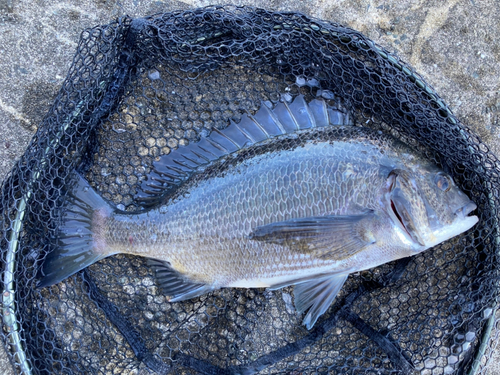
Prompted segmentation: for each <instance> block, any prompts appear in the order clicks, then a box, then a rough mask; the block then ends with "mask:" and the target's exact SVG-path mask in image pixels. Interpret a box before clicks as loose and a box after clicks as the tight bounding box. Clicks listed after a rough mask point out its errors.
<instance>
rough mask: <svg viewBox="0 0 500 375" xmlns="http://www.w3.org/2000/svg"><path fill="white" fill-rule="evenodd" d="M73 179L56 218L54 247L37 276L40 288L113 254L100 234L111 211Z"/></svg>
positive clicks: (79, 180)
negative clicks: (56, 227)
mask: <svg viewBox="0 0 500 375" xmlns="http://www.w3.org/2000/svg"><path fill="white" fill-rule="evenodd" d="M75 175H76V176H74V178H73V180H72V181H73V184H72V185H71V187H70V189H69V191H68V193H67V197H66V201H65V203H64V205H63V207H62V209H61V215H60V216H59V221H60V222H59V226H58V229H57V235H56V239H55V241H54V242H55V246H54V248H53V249H51V251H49V253H48V254H47V256H46V257H45V259H44V261H43V264H42V266H41V269H40V270H39V273H38V278H39V281H38V285H37V287H39V288H43V287H46V286H50V285H53V284H57V283H58V282H60V281H62V280H64V279H65V278H67V277H69V276H71V275H73V274H74V273H76V272H78V271H80V270H82V269H84V268H85V267H88V266H90V265H91V264H93V263H95V262H97V261H99V260H101V259H103V258H106V257H107V256H109V255H112V254H113V253H112V252H110V251H109V249H107V248H108V247H107V246H106V243H105V238H104V236H103V230H104V228H105V221H106V219H107V218H108V217H109V216H110V215H112V214H113V211H114V210H113V209H112V208H111V206H110V205H109V204H108V203H106V201H104V199H103V198H102V197H101V196H100V195H99V194H98V193H97V192H96V191H95V190H94V189H92V187H91V186H90V185H89V184H88V182H87V181H86V180H85V179H84V178H82V177H81V176H80V175H78V174H76V173H75Z"/></svg>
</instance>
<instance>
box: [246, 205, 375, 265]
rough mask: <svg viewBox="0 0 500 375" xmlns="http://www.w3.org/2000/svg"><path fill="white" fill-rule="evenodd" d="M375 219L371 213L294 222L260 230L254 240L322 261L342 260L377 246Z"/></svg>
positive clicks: (252, 236)
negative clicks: (374, 227)
mask: <svg viewBox="0 0 500 375" xmlns="http://www.w3.org/2000/svg"><path fill="white" fill-rule="evenodd" d="M375 218H376V215H375V214H373V213H372V212H368V213H366V214H362V215H342V216H339V215H328V216H315V217H306V218H300V219H291V220H287V221H281V222H277V223H272V224H268V225H263V226H260V227H257V228H255V230H254V231H253V232H252V233H251V234H250V239H252V240H256V241H264V242H269V243H275V244H278V245H282V246H287V247H290V248H291V249H292V250H293V251H297V252H300V253H307V254H312V255H313V256H315V257H317V258H320V259H339V260H340V259H344V258H347V257H349V256H351V255H353V254H355V253H357V252H358V251H360V250H361V249H362V248H364V247H365V246H367V245H370V244H373V243H374V242H375V238H374V236H373V234H372V233H371V231H370V228H371V225H370V224H371V222H372V221H373V220H374V219H375Z"/></svg>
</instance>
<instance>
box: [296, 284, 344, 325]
mask: <svg viewBox="0 0 500 375" xmlns="http://www.w3.org/2000/svg"><path fill="white" fill-rule="evenodd" d="M347 276H349V274H338V275H333V276H332V275H330V276H325V277H323V278H319V279H316V280H311V281H308V282H305V283H301V284H298V285H295V289H294V291H293V293H294V296H295V308H296V309H297V312H298V313H300V314H302V313H304V312H305V311H306V310H307V309H309V311H308V312H307V314H306V316H305V317H304V320H303V321H302V324H304V325H305V326H306V328H307V329H311V328H312V327H313V326H314V323H316V321H317V320H318V318H319V317H320V316H321V315H323V313H324V312H325V311H326V310H328V308H329V307H330V305H331V304H332V302H333V300H334V299H335V297H336V296H337V294H338V293H339V291H340V289H341V288H342V285H344V283H345V281H346V279H347Z"/></svg>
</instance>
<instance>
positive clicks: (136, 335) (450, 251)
mask: <svg viewBox="0 0 500 375" xmlns="http://www.w3.org/2000/svg"><path fill="white" fill-rule="evenodd" d="M298 95H303V96H304V98H305V99H306V101H310V100H312V99H313V98H315V97H318V96H320V97H323V98H325V99H326V100H330V99H333V98H340V99H341V100H342V103H343V106H344V107H345V108H347V109H348V110H349V111H350V113H351V116H352V118H353V119H354V122H355V124H356V125H363V126H368V127H372V128H374V129H379V130H382V131H384V132H387V133H391V134H393V135H394V136H396V137H397V138H399V139H402V140H403V141H404V142H406V143H408V144H410V145H411V146H412V147H414V148H416V149H419V150H420V151H421V152H423V153H425V155H426V156H427V157H428V158H429V159H431V160H433V161H434V162H435V163H437V164H439V165H441V167H443V168H444V169H445V170H446V171H448V172H449V173H451V174H452V175H453V177H454V178H455V180H456V181H457V182H458V183H459V184H460V187H461V188H462V189H463V190H464V191H465V192H466V193H467V194H468V195H469V197H470V198H471V199H472V200H473V201H474V202H475V203H477V205H478V209H477V212H478V215H479V217H480V222H479V224H478V225H476V226H475V227H474V228H473V230H471V231H469V232H468V233H466V234H463V235H461V236H458V237H455V238H454V239H452V240H451V241H448V242H446V243H443V244H441V245H439V246H437V247H435V248H432V249H430V250H428V251H425V252H423V253H421V254H420V255H418V256H415V257H413V258H411V259H403V260H400V261H397V262H394V263H390V264H386V265H383V266H380V267H378V268H376V269H373V270H370V271H364V272H361V273H358V274H354V275H352V276H351V277H349V279H348V281H347V283H346V284H345V285H344V287H343V289H342V291H341V293H340V294H339V296H338V297H337V298H336V300H335V302H334V304H333V305H332V306H331V308H330V309H329V310H328V311H327V313H325V314H324V315H323V316H322V317H321V318H320V320H319V321H318V323H317V324H316V325H315V326H314V328H313V329H312V330H311V331H308V330H306V329H305V328H304V327H303V326H302V325H301V319H302V317H301V316H299V315H297V314H296V312H295V309H294V307H293V300H292V299H293V297H292V293H291V291H292V289H291V288H290V287H287V288H284V289H282V290H279V291H273V292H266V291H264V290H258V289H222V290H218V291H215V292H212V293H209V294H206V295H204V296H202V297H198V298H194V299H192V300H189V301H186V302H178V303H170V302H168V300H167V299H166V298H165V296H164V295H163V294H162V293H161V290H160V289H159V287H158V285H157V283H156V281H155V278H154V275H153V273H152V270H151V269H150V268H149V267H148V265H147V264H146V261H145V260H144V258H140V257H134V256H128V255H118V256H113V257H110V258H107V259H105V260H103V261H100V262H98V263H96V264H94V265H92V266H90V267H89V268H87V269H85V270H84V271H82V272H79V273H77V274H76V275H74V276H72V277H70V278H68V279H66V280H65V281H63V282H62V283H59V284H57V285H55V286H52V287H49V288H42V289H37V288H36V280H37V279H36V274H37V271H38V269H39V267H40V264H41V262H42V261H43V259H44V257H45V256H46V252H47V249H48V248H49V245H50V243H51V241H52V239H53V236H54V233H55V232H54V229H55V225H56V224H55V223H56V222H57V220H55V219H56V210H55V207H58V206H59V205H60V204H61V200H62V195H63V194H64V185H65V183H67V180H68V178H69V175H70V173H71V172H72V171H73V170H74V169H76V170H77V171H79V172H80V173H81V174H82V175H84V176H85V177H86V178H87V179H88V180H89V182H90V183H91V185H92V186H93V187H95V188H96V189H97V190H98V191H99V192H100V194H102V196H103V197H104V198H105V199H107V200H109V201H110V202H112V203H113V204H114V205H115V206H116V207H118V208H121V209H123V210H127V211H140V210H142V209H143V207H142V205H141V204H140V203H138V202H137V199H135V195H136V194H137V190H138V187H139V186H140V184H141V181H143V180H144V179H145V178H146V176H147V175H148V173H149V172H150V170H151V166H152V163H153V162H154V161H155V160H156V159H157V158H158V157H160V156H161V155H164V154H167V153H169V152H170V151H172V150H174V149H176V148H178V147H183V146H185V145H187V144H189V142H192V141H195V140H198V139H199V138H200V137H202V136H204V135H206V134H208V133H209V132H210V131H211V130H212V129H222V128H224V127H226V126H227V125H228V124H229V121H230V120H232V121H235V122H238V121H239V120H240V119H241V117H242V115H243V114H244V113H255V112H256V111H257V110H258V109H259V108H260V106H261V103H262V102H265V103H267V104H268V105H271V106H272V105H276V104H277V103H278V102H280V101H281V102H283V101H288V102H289V101H291V100H292V99H293V98H295V97H297V96H298ZM498 172H499V162H498V160H497V159H496V158H495V156H493V155H492V154H491V153H490V152H489V150H488V148H487V147H486V146H485V145H484V144H483V143H482V142H481V141H480V140H479V139H478V137H477V136H476V135H474V134H473V133H471V132H470V131H469V130H468V129H467V127H465V126H464V125H462V124H461V123H460V121H459V120H457V119H456V118H455V117H454V115H453V114H452V113H451V112H450V110H449V109H448V108H447V106H446V105H445V104H444V103H443V102H442V100H441V99H440V98H439V97H438V95H437V94H436V93H435V92H434V91H433V90H432V88H430V87H429V85H428V84H427V83H425V81H424V80H423V79H422V78H421V77H420V76H419V75H418V74H416V73H415V72H414V71H413V70H412V69H411V68H410V67H409V66H408V65H406V64H405V63H403V62H401V61H400V60H399V59H398V58H396V57H394V56H393V55H391V54H390V53H388V52H387V51H385V50H384V49H383V48H381V47H380V46H378V45H376V44H375V43H374V42H372V41H371V40H369V39H368V38H366V37H364V36H363V35H362V34H360V33H359V32H356V31H354V30H351V29H348V28H345V27H342V26H340V25H337V24H334V23H328V22H324V21H320V20H316V19H311V18H308V17H306V16H304V15H301V14H296V13H273V12H269V11H265V10H261V9H252V8H246V7H243V8H240V7H209V8H204V9H197V10H190V11H183V12H180V11H179V12H173V13H166V14H160V15H155V16H151V17H147V18H141V19H130V18H127V17H125V18H121V19H120V20H118V21H116V22H114V23H111V24H109V25H106V26H99V27H95V28H93V29H90V30H86V31H85V32H84V33H83V35H82V38H81V41H80V43H79V46H78V49H77V53H76V55H75V58H74V62H73V65H72V67H71V69H70V72H69V74H68V77H67V78H66V80H65V82H64V84H63V86H62V88H61V91H60V93H59V95H58V97H57V99H56V101H55V103H54V105H53V106H52V107H51V109H50V111H49V113H48V115H47V116H46V117H45V118H44V121H43V123H42V124H41V126H40V127H39V129H38V131H37V133H36V135H35V137H34V138H33V140H32V141H31V143H30V145H29V147H28V149H27V151H26V153H25V154H24V156H23V157H22V158H21V160H20V161H19V162H18V163H17V165H16V166H15V168H14V169H13V170H12V172H11V173H10V175H9V176H8V178H7V179H6V180H5V182H4V184H3V189H2V195H1V201H0V202H1V212H2V216H1V222H0V223H1V227H2V236H1V238H0V241H1V249H2V266H3V278H2V283H3V284H2V285H3V295H2V298H3V314H2V316H3V331H2V336H3V339H4V341H5V343H6V345H7V348H8V352H9V353H10V357H11V360H12V363H13V364H14V366H15V369H16V371H17V372H18V373H23V374H59V373H61V374H77V373H82V374H88V373H96V374H147V373H155V372H156V373H160V374H167V373H169V374H170V373H172V374H173V373H176V374H177V373H179V374H181V373H182V374H197V373H202V374H226V373H227V374H236V373H245V374H250V373H256V372H259V373H263V374H277V373H287V374H302V373H325V374H326V373H329V374H345V373H352V374H393V373H404V374H410V373H421V374H465V373H475V372H476V373H479V372H481V371H483V370H482V369H483V367H484V365H485V362H486V360H487V359H488V353H490V351H488V348H489V337H490V330H491V327H492V326H493V325H494V316H495V311H496V305H497V294H498V276H499V275H498V266H497V250H498V241H499V233H498V209H497V207H499V204H500V202H499V196H500V194H499V173H498ZM485 352H486V355H484V353H485Z"/></svg>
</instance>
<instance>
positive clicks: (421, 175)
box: [385, 165, 478, 252]
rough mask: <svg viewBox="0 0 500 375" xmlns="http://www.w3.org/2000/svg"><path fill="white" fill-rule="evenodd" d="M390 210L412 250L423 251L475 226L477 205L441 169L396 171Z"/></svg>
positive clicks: (390, 179) (390, 181)
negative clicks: (473, 212)
mask: <svg viewBox="0 0 500 375" xmlns="http://www.w3.org/2000/svg"><path fill="white" fill-rule="evenodd" d="M386 189H387V190H386V199H385V204H386V206H387V207H386V211H387V212H388V214H389V216H390V217H391V219H392V221H393V222H394V224H395V225H396V227H397V229H398V230H399V231H400V232H401V233H402V238H403V239H404V240H405V241H407V243H408V244H409V245H410V247H411V248H412V249H413V250H414V251H416V252H420V251H423V250H425V249H428V248H430V247H432V246H435V245H437V244H439V243H441V242H443V241H446V240H448V239H450V238H452V237H455V236H457V235H459V234H460V233H463V232H465V231H467V230H468V229H470V228H471V227H473V226H474V225H475V224H476V223H477V222H478V218H477V216H469V214H470V213H471V212H472V211H474V210H475V209H476V207H477V206H476V204H475V203H474V202H472V201H471V200H470V199H469V197H468V196H467V195H466V194H465V193H464V192H463V191H462V190H460V188H459V187H458V186H457V185H456V184H455V182H454V181H453V179H452V178H451V176H450V175H449V174H447V173H445V172H443V171H442V170H440V169H439V168H437V167H434V166H430V165H429V166H425V165H424V166H422V165H418V166H417V167H416V168H414V169H394V170H392V171H391V172H390V173H389V175H388V177H387V185H386Z"/></svg>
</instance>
